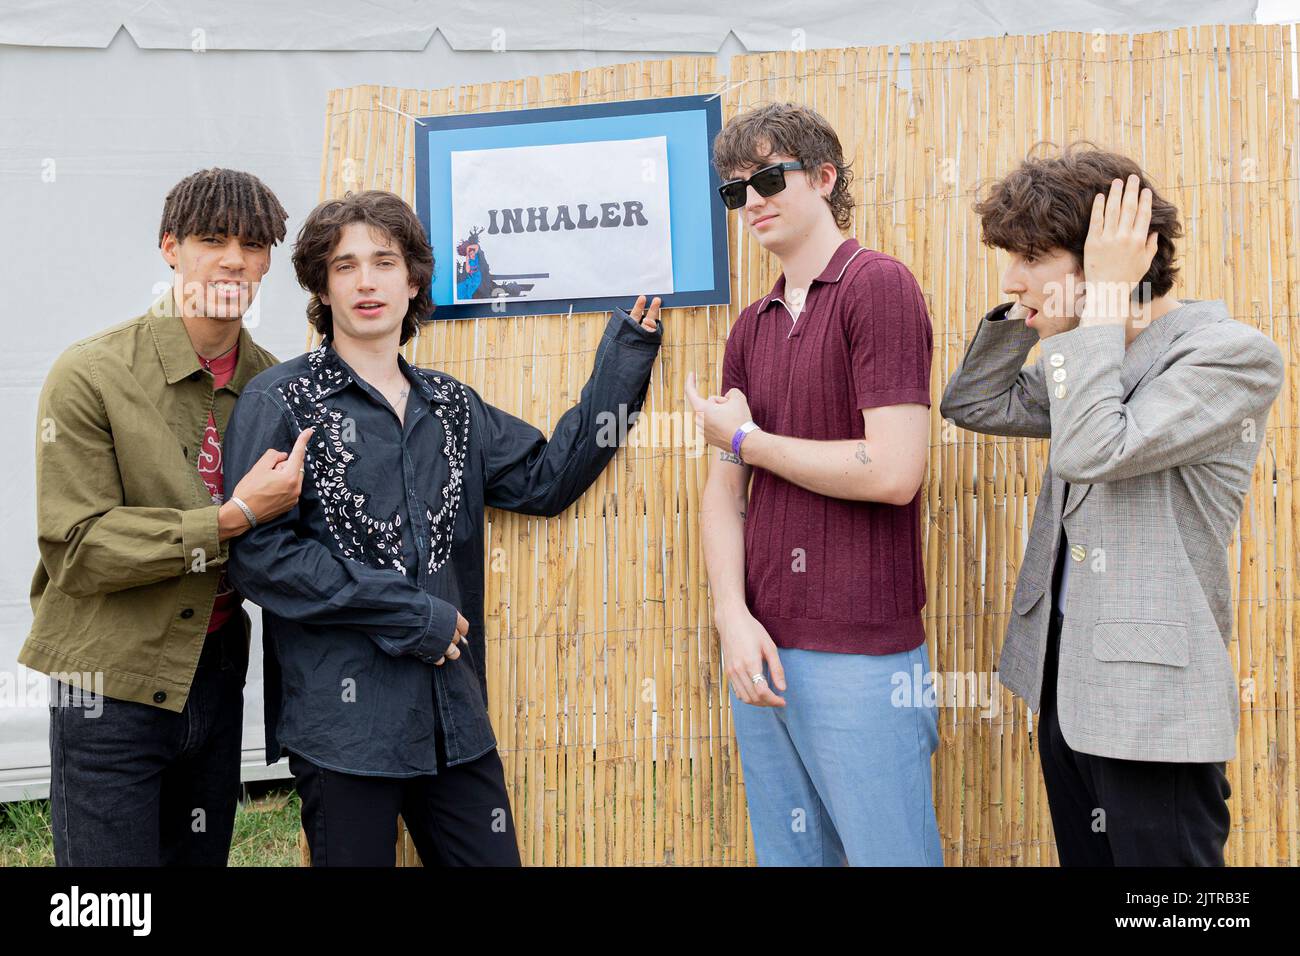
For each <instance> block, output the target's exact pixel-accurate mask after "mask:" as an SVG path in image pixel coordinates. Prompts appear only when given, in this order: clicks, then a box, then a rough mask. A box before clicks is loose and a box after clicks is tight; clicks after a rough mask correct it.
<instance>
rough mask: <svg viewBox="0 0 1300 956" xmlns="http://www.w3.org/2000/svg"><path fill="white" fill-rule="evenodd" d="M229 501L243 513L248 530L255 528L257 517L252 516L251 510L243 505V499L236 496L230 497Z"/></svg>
mask: <svg viewBox="0 0 1300 956" xmlns="http://www.w3.org/2000/svg"><path fill="white" fill-rule="evenodd" d="M230 500H231V502H232V503H233V504H234V505H235V507H236V508H238V509H239V510H240V511H242V512H243V513H244V517H245V518H247V519H248V527H249V528H250V529H252V528H256V527H257V515H255V514H253V509H252V508H250V507H248V505H246V504H245V503H244V499H243V498H240V497H238V496H237V495H231V496H230Z"/></svg>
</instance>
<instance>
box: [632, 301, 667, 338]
mask: <svg viewBox="0 0 1300 956" xmlns="http://www.w3.org/2000/svg"><path fill="white" fill-rule="evenodd" d="M662 301H663V299H661V298H659V296H655V297H654V301H653V302H651V303H650V308H649V309H647V308H646V307H645V296H643V295H639V296H637V297H636V304H635V305H633V306H632V309H631V311H630V312H628V315H630V316H632V318H633V319H635V320H636V321H637V322H640V323H641V328H643V329H645V330H646V331H647V332H657V331H658V330H659V304H660V303H661V302H662Z"/></svg>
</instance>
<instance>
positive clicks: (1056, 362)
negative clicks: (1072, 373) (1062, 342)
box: [1047, 352, 1065, 368]
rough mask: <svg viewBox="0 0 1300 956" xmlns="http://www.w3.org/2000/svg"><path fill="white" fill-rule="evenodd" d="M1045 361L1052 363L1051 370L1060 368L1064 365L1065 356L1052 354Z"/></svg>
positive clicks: (1057, 353) (1056, 353)
mask: <svg viewBox="0 0 1300 956" xmlns="http://www.w3.org/2000/svg"><path fill="white" fill-rule="evenodd" d="M1047 361H1049V362H1051V363H1052V368H1060V367H1061V366H1062V365H1064V364H1065V356H1064V355H1062V354H1061V353H1060V352H1053V353H1052V354H1051V356H1050V357H1049V358H1048V360H1047Z"/></svg>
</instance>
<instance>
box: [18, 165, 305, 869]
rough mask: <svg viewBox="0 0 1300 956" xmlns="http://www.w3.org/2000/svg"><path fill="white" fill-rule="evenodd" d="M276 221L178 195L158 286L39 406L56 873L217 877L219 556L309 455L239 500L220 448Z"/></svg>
mask: <svg viewBox="0 0 1300 956" xmlns="http://www.w3.org/2000/svg"><path fill="white" fill-rule="evenodd" d="M286 218H287V215H286V213H285V211H284V209H283V208H282V207H281V205H280V203H279V201H278V200H277V199H276V198H275V195H274V194H273V193H272V192H271V191H270V190H269V189H268V188H267V187H266V186H265V185H264V184H263V183H262V182H261V181H260V180H259V179H257V178H256V177H255V176H252V175H250V174H248V173H243V172H237V171H234V170H228V169H208V170H203V171H200V172H197V173H194V174H193V175H191V176H188V177H186V178H185V179H183V180H182V181H181V182H180V183H178V184H177V185H176V186H175V187H174V188H173V189H172V190H171V192H169V193H168V194H167V198H166V201H165V203H164V205H163V214H162V222H161V224H160V226H159V231H158V242H159V246H160V247H161V249H162V256H163V259H164V260H166V262H167V264H168V265H169V266H170V267H171V268H172V270H173V271H174V273H175V275H174V278H173V281H172V283H171V285H170V287H169V288H168V289H167V291H166V292H164V293H163V294H162V295H161V296H159V298H158V299H157V300H156V301H155V302H154V303H153V304H152V305H151V306H150V308H149V310H148V311H147V312H145V313H144V314H143V315H141V316H139V317H137V318H134V319H131V320H130V321H127V322H123V323H121V324H120V325H115V326H113V327H111V328H109V329H106V330H104V331H103V332H100V333H98V334H96V335H92V336H90V337H89V338H86V339H83V340H81V341H80V342H76V343H74V344H73V345H72V346H71V347H69V348H68V350H67V351H66V352H64V353H63V354H62V355H61V356H59V358H58V359H57V360H56V361H55V363H54V366H53V368H52V369H51V370H50V373H49V376H48V377H47V378H46V381H45V386H44V388H43V389H42V391H41V396H40V403H39V412H38V435H39V437H38V441H37V446H36V510H37V535H38V544H39V547H40V554H41V560H40V564H39V565H38V566H37V569H36V575H35V579H34V580H33V582H32V593H31V599H32V610H33V612H34V615H35V620H34V622H33V624H32V630H31V633H30V635H29V636H28V638H27V642H26V644H25V645H24V646H23V649H22V652H21V653H20V654H19V657H18V659H19V661H20V662H21V663H23V664H25V665H27V666H28V667H31V668H33V669H35V670H38V671H41V672H43V673H46V674H49V675H50V676H51V678H52V679H51V697H52V699H51V703H50V805H51V822H52V824H53V831H54V856H55V861H56V863H57V864H58V865H60V866H68V865H71V866H124V865H127V866H129V865H146V866H150V865H151V866H157V865H215V866H223V865H225V862H226V858H227V854H228V852H229V848H230V837H231V833H232V830H233V827H234V818H235V807H236V803H237V800H238V796H239V763H240V760H239V755H240V737H241V734H242V729H243V702H244V698H243V687H244V673H245V668H246V666H247V663H248V640H249V620H248V615H247V614H246V613H245V612H244V611H243V609H242V608H241V606H240V604H241V599H240V596H239V595H238V594H237V593H236V592H235V591H233V590H232V589H231V588H230V586H229V584H228V582H227V578H226V574H225V565H226V562H227V558H228V556H229V553H228V549H229V546H230V542H231V541H232V540H233V539H235V538H236V537H238V536H239V535H240V534H242V533H243V532H245V531H247V530H248V528H249V526H250V524H251V523H252V522H254V521H269V520H270V519H271V518H274V517H275V516H276V515H279V514H281V513H283V512H284V511H286V510H287V509H289V508H290V507H292V506H293V504H294V503H295V502H296V501H297V498H298V489H299V487H300V485H301V474H300V470H299V469H300V467H301V461H302V454H303V445H304V443H305V440H306V436H303V437H302V439H301V440H299V441H298V443H297V444H296V445H295V446H294V447H293V449H292V451H291V452H289V453H288V454H286V451H287V449H286V451H277V450H274V449H266V450H265V454H262V455H261V456H260V457H259V458H258V459H257V461H256V462H255V463H254V465H253V467H252V468H251V469H249V471H248V474H247V475H246V476H245V477H244V478H243V480H241V481H240V482H239V484H238V486H236V487H235V488H234V492H233V494H231V495H230V497H229V500H226V496H225V493H224V488H223V484H222V470H221V442H222V435H223V434H224V431H225V427H226V422H227V420H228V419H229V417H230V413H231V410H232V409H233V408H234V404H235V399H236V397H237V396H238V395H239V392H240V390H241V389H242V388H243V387H244V386H245V385H246V384H247V383H248V381H249V380H250V379H251V378H252V377H253V376H254V375H256V374H257V373H258V372H261V371H262V370H264V369H266V368H269V367H270V366H272V365H274V364H275V358H274V357H273V356H272V355H271V354H270V353H268V352H266V351H265V350H263V349H261V348H259V347H258V346H257V345H256V344H255V343H254V342H253V340H252V338H251V337H250V336H249V333H248V330H247V329H245V328H244V327H243V316H244V313H245V311H246V310H247V309H248V307H249V304H250V303H251V302H252V301H253V298H254V296H256V294H257V289H258V285H259V283H260V282H261V280H262V277H263V276H264V275H265V274H266V271H267V269H268V268H269V266H270V259H271V246H272V245H274V244H275V243H277V242H279V241H280V240H282V239H283V238H284V235H285V220H286Z"/></svg>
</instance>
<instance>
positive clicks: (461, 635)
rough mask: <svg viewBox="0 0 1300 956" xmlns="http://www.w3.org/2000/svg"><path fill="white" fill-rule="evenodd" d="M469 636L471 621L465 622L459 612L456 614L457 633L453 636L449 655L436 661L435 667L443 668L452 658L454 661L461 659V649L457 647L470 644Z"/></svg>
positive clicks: (449, 645)
mask: <svg viewBox="0 0 1300 956" xmlns="http://www.w3.org/2000/svg"><path fill="white" fill-rule="evenodd" d="M468 634H469V621H467V620H465V617H464V615H462V614H461V613H460V611H457V612H456V633H455V634H453V635H452V637H451V643H450V644H448V645H447V653H446V654H445V655H444V656H442V657H440V658H438V659H437V660H436V661H434V662H433V663H434V666H435V667H441V666H442V665H443V664H444V663H446V661H447V658H448V657H450V658H451V659H452V660H453V661H454V660H457V659H458V658H459V657H460V648H459V647H457V646H456V645H457V644H461V643H465V644H468V643H469V638H468V637H467V636H466V635H468Z"/></svg>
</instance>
